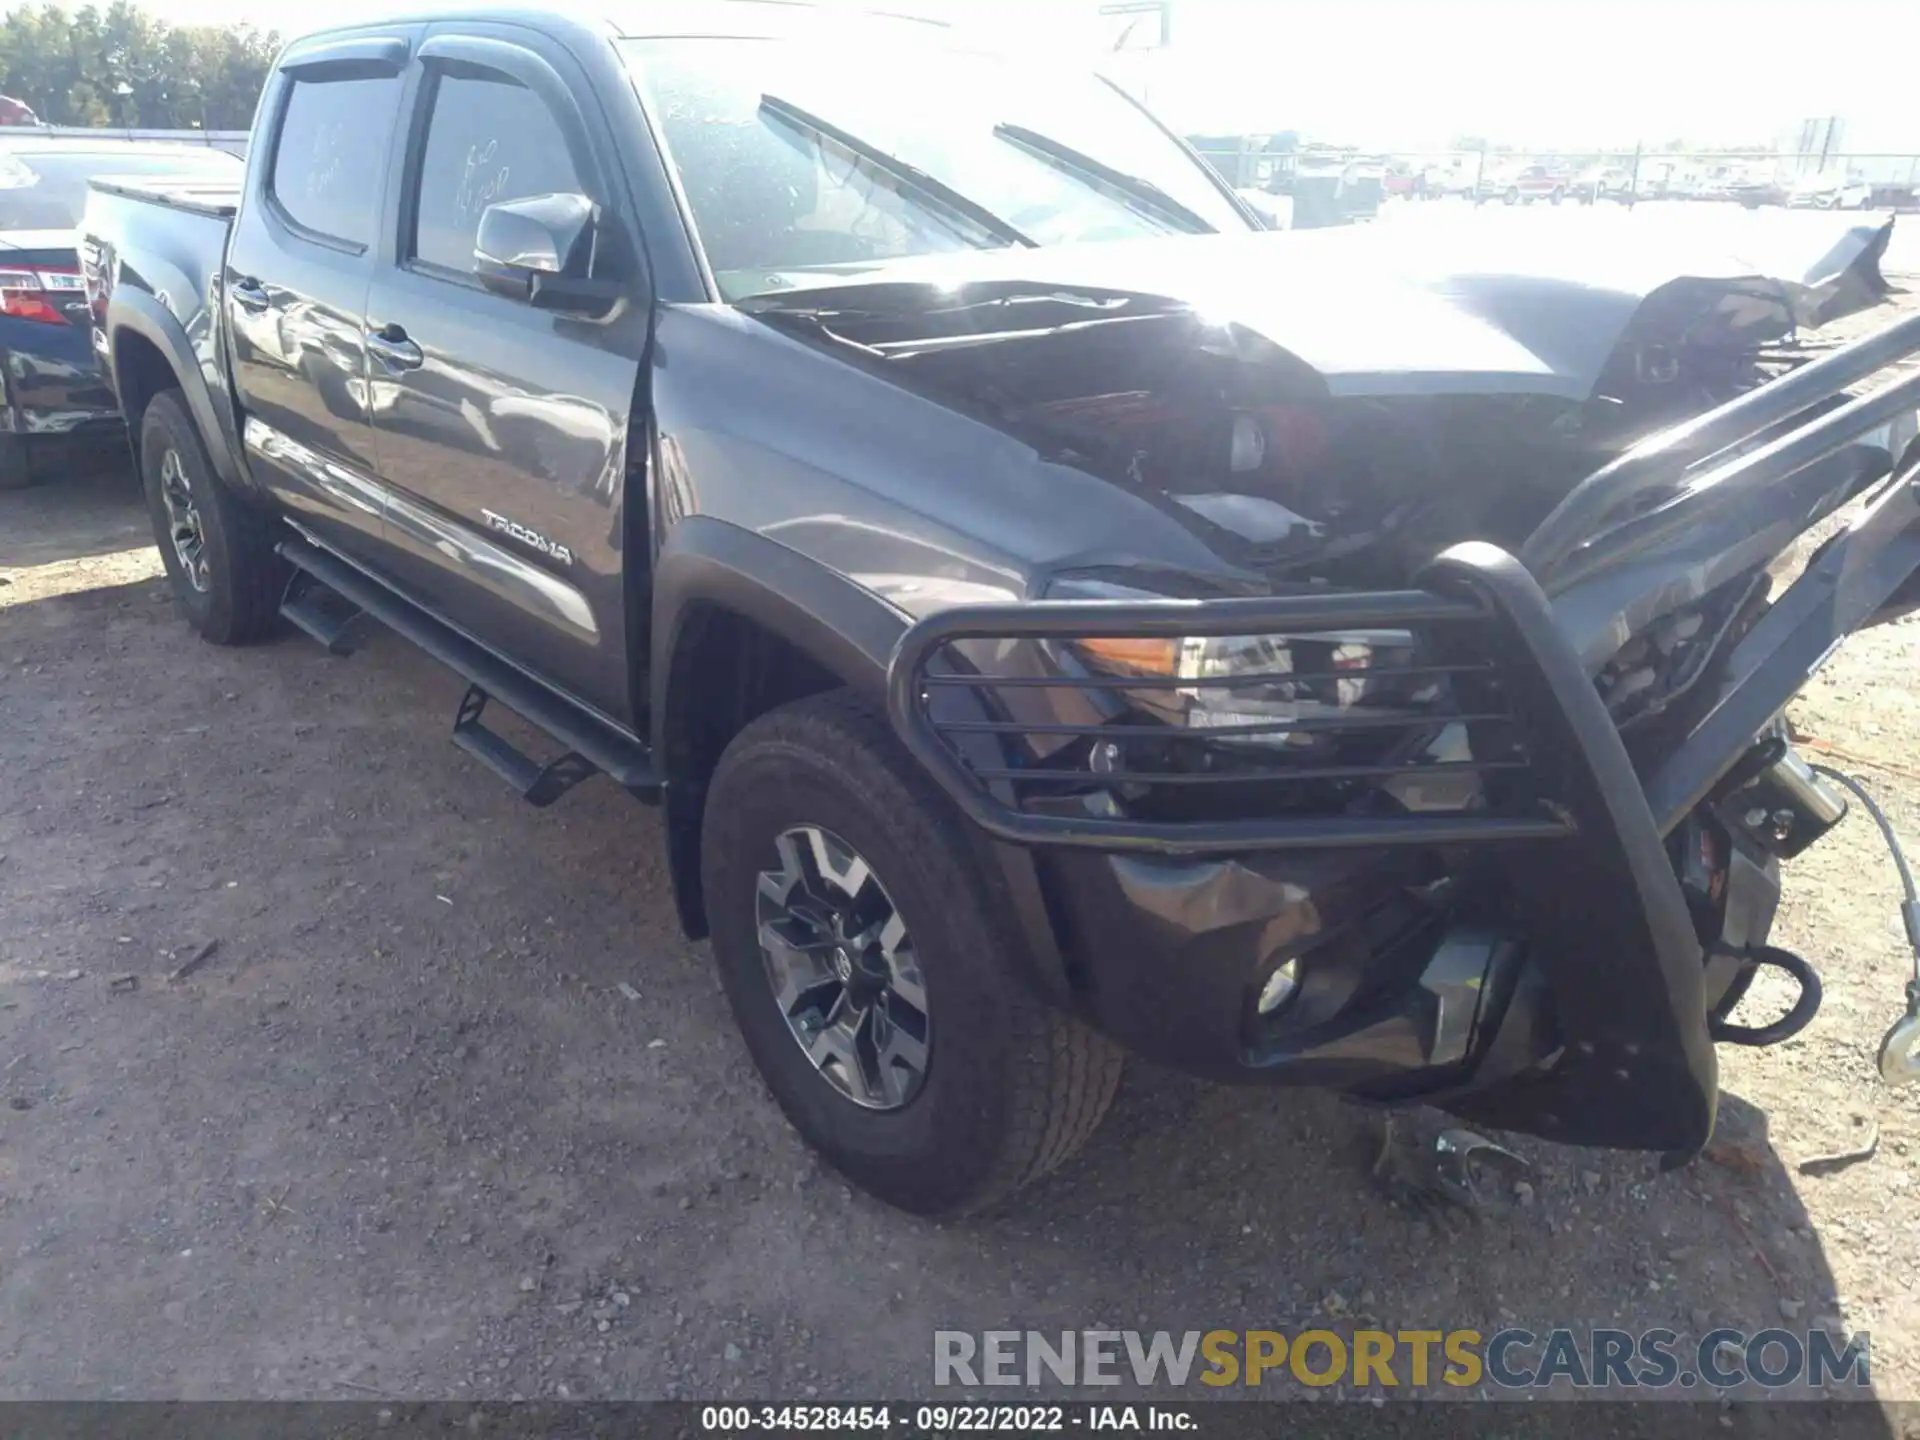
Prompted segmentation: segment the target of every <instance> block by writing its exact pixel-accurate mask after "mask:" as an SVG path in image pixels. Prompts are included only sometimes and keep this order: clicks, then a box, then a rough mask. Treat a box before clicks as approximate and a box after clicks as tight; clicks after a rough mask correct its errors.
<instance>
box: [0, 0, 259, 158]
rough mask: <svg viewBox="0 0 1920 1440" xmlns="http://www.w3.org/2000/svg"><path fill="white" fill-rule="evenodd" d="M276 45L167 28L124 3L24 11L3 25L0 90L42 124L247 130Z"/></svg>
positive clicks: (246, 30)
mask: <svg viewBox="0 0 1920 1440" xmlns="http://www.w3.org/2000/svg"><path fill="white" fill-rule="evenodd" d="M279 47H280V37H279V36H278V35H277V34H275V33H274V32H273V31H260V30H256V29H254V28H253V27H252V26H250V25H241V26H237V27H235V28H233V29H223V28H221V27H219V26H215V25H169V24H168V23H167V22H166V21H164V20H161V19H159V18H157V17H156V16H153V15H149V14H148V13H147V12H146V11H144V10H142V9H140V8H139V7H138V6H137V5H133V4H130V3H128V0H113V3H112V4H110V5H108V6H107V7H106V8H105V9H102V8H100V7H99V6H97V5H83V6H81V7H80V8H79V9H78V10H75V11H74V12H72V13H71V14H69V13H68V12H67V11H65V10H63V9H61V8H60V7H59V6H58V5H52V4H43V5H40V6H37V7H36V6H21V7H20V8H18V9H15V10H13V11H12V12H11V13H10V14H8V16H7V17H6V21H5V23H4V24H0V92H4V93H5V94H7V95H10V96H12V97H13V98H14V99H16V100H22V101H25V102H26V103H27V104H28V105H29V106H31V107H32V109H33V112H34V114H36V115H38V116H39V117H40V119H41V120H42V121H44V122H45V123H47V124H49V125H113V126H124V127H131V128H139V129H154V130H195V129H198V130H245V129H246V128H247V127H248V126H250V125H251V124H252V123H253V108H254V105H255V103H256V102H257V101H258V100H259V98H260V90H261V87H262V86H263V85H265V84H266V80H267V72H268V71H269V70H270V69H271V68H272V66H273V57H274V54H275V52H276V51H277V50H278V49H279Z"/></svg>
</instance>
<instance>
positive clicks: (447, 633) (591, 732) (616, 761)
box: [279, 539, 661, 805]
mask: <svg viewBox="0 0 1920 1440" xmlns="http://www.w3.org/2000/svg"><path fill="white" fill-rule="evenodd" d="M279 551H280V555H281V556H282V558H284V559H285V560H286V562H287V563H288V564H289V565H291V566H293V568H294V569H295V571H297V572H298V577H297V583H298V584H299V586H300V592H301V593H299V594H297V595H296V593H295V587H294V586H293V585H289V587H288V594H289V597H290V598H291V599H292V600H293V602H294V603H293V606H292V608H291V609H289V608H288V607H287V606H285V605H283V607H282V609H283V613H286V615H287V618H288V619H289V620H291V621H292V622H293V623H294V624H295V625H298V626H299V627H300V628H301V629H302V630H305V631H307V633H309V634H311V635H313V636H314V638H315V639H317V640H319V641H320V642H321V643H322V644H324V645H326V646H327V648H328V649H330V650H333V651H334V652H335V653H337V654H338V653H344V652H343V651H341V650H340V649H339V648H338V641H339V630H341V629H344V628H345V627H344V624H342V625H340V626H339V627H338V628H334V627H332V626H330V625H329V624H328V623H326V622H325V621H323V620H317V619H315V617H316V616H320V615H324V616H328V617H331V616H334V615H338V614H341V613H346V612H351V613H350V614H349V619H351V616H352V615H353V614H358V613H360V612H364V613H366V614H367V615H369V616H371V617H372V618H373V619H375V620H378V621H379V622H380V623H381V624H383V625H385V626H386V627H387V628H388V629H390V630H392V631H394V632H395V633H397V634H398V635H400V636H401V637H402V638H403V639H406V640H409V641H411V642H412V643H413V644H415V645H417V646H418V647H419V648H420V649H422V650H424V651H426V652H427V654H429V655H431V656H432V657H433V658H434V659H436V660H438V661H439V662H440V663H441V664H442V665H445V666H446V667H447V668H448V669H449V670H451V671H453V672H454V673H455V674H456V675H460V676H462V677H464V678H465V679H466V680H467V681H468V682H469V688H468V690H467V693H466V696H465V698H464V699H462V700H461V702H460V711H459V714H458V716H457V717H456V719H455V721H454V727H453V740H454V743H455V744H456V745H458V746H459V747H460V748H461V749H462V750H465V751H466V752H467V753H468V754H469V755H472V756H473V757H474V758H475V759H477V760H479V761H480V762H481V763H483V764H484V765H486V766H487V767H488V768H489V769H491V770H492V771H493V772H494V773H495V774H497V775H499V776H500V777H501V778H502V779H504V780H505V781H506V782H507V783H508V784H509V785H510V786H512V787H513V788H514V790H515V791H517V792H518V793H519V794H520V796H521V797H522V798H523V799H525V800H526V801H528V802H529V803H530V804H534V805H550V804H552V803H553V802H554V801H555V800H557V799H559V798H560V796H562V795H564V794H565V793H566V792H567V791H568V790H570V789H572V788H573V787H574V786H575V785H577V784H578V783H579V782H580V781H581V780H584V779H586V778H588V777H589V776H591V775H592V774H594V773H595V772H596V771H599V772H603V773H605V774H606V775H607V776H608V777H609V778H610V779H612V780H613V781H614V782H615V783H616V784H618V785H620V786H622V787H623V788H624V789H626V790H628V791H629V792H631V793H632V794H633V795H635V796H636V797H638V798H639V799H642V800H646V801H649V802H653V801H657V800H658V799H659V798H660V790H661V781H660V777H659V774H658V772H657V771H656V770H655V769H654V765H653V756H652V754H651V752H650V751H649V750H648V749H647V747H646V746H645V745H643V744H641V743H640V742H639V741H638V740H636V739H634V738H633V737H632V736H631V735H628V734H626V733H625V732H624V731H621V730H619V729H617V728H615V727H614V726H612V725H610V724H608V723H607V722H606V721H604V720H602V719H600V718H599V717H598V716H597V715H593V714H591V713H589V712H587V711H585V710H583V709H581V708H580V707H579V706H577V705H574V704H572V703H570V702H569V701H567V700H566V699H565V698H564V697H562V696H560V695H557V694H555V693H554V692H553V691H552V690H551V689H549V688H548V687H547V686H545V685H542V684H541V683H540V682H539V681H537V680H535V679H533V678H532V677H531V676H529V675H528V674H526V672H524V671H522V670H520V669H519V668H518V667H516V666H514V665H511V664H509V663H508V662H507V661H505V660H503V659H501V658H500V657H499V656H498V655H495V654H494V653H493V652H492V651H491V650H488V649H486V648H485V647H484V646H482V645H478V644H476V643H475V642H474V641H472V640H469V639H468V638H467V637H466V636H464V635H462V634H460V633H459V632H458V631H457V630H455V629H453V627H452V626H450V625H447V624H446V623H445V622H443V621H440V620H437V619H435V618H434V617H433V616H431V615H429V614H428V613H427V612H426V611H424V610H422V609H421V608H420V607H419V606H417V605H415V604H413V603H412V602H411V601H409V600H406V599H404V598H403V597H401V596H399V595H396V594H394V593H393V592H392V591H391V590H389V589H387V588H386V587H385V586H384V585H382V584H380V583H379V582H378V581H376V580H373V579H370V578H369V577H368V576H367V575H365V574H364V573H362V572H361V571H360V570H359V569H357V568H355V567H354V566H352V565H350V564H348V563H347V562H346V561H344V560H342V559H340V558H339V557H338V556H335V555H333V554H330V553H329V552H327V551H325V550H322V549H320V548H319V547H318V546H317V545H313V544H311V543H309V542H308V541H306V540H300V539H289V540H283V541H281V542H280V546H279ZM316 587H323V588H324V590H325V591H330V592H332V593H331V594H330V595H326V596H324V598H322V597H320V596H317V595H316V594H315V593H314V592H315V589H316ZM309 621H313V622H314V623H312V624H310V623H308V622H309ZM330 634H331V636H332V638H331V639H330V638H329V635H330ZM489 700H498V701H499V702H500V703H501V704H502V705H505V706H506V707H507V708H508V709H509V710H511V711H513V712H514V713H515V714H517V715H520V716H522V717H524V718H525V719H526V720H528V721H529V722H530V723H531V724H533V725H534V726H535V727H536V728H537V729H540V730H544V731H545V732H546V733H547V734H549V735H551V736H552V737H553V738H554V739H555V740H557V741H558V742H559V743H560V744H562V745H564V746H566V747H567V752H568V753H567V754H565V755H562V756H561V757H560V758H559V759H558V760H555V761H553V762H552V763H551V764H542V763H541V762H540V761H538V760H535V759H533V758H532V757H531V756H529V755H526V754H524V753H523V752H521V751H520V750H518V749H516V748H515V747H514V745H513V744H512V743H511V742H510V741H508V740H507V739H506V738H505V737H504V736H502V735H500V734H499V733H498V732H497V731H494V730H490V729H488V728H487V727H486V726H485V725H483V724H482V723H481V714H482V712H483V711H484V710H485V708H486V705H487V702H488V701H489Z"/></svg>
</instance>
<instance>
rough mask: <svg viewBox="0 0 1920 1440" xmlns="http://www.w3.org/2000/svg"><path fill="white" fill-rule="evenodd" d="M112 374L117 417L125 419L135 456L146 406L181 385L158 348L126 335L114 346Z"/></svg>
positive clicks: (142, 338)
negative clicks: (116, 396)
mask: <svg viewBox="0 0 1920 1440" xmlns="http://www.w3.org/2000/svg"><path fill="white" fill-rule="evenodd" d="M113 372H114V376H115V379H116V384H117V386H118V389H119V393H120V413H121V414H122V415H124V416H126V420H127V436H128V440H129V441H130V443H131V444H132V445H133V447H134V449H135V451H136V452H137V451H138V450H139V448H140V418H141V417H142V416H143V415H145V414H146V413H147V405H148V403H149V402H151V401H152V399H153V397H154V396H156V395H158V394H159V393H160V392H161V391H162V390H171V389H173V388H174V387H175V386H177V385H178V384H179V383H180V377H179V376H177V375H175V374H174V373H173V366H172V365H171V364H169V363H168V361H167V357H166V356H165V355H163V354H161V353H160V347H159V346H158V345H156V344H154V343H153V342H152V341H151V340H149V339H147V337H146V336H144V335H141V334H139V333H137V332H134V331H126V332H124V333H122V334H121V335H120V336H118V337H117V338H116V339H115V340H114V342H113Z"/></svg>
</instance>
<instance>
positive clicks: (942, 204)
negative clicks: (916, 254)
mask: <svg viewBox="0 0 1920 1440" xmlns="http://www.w3.org/2000/svg"><path fill="white" fill-rule="evenodd" d="M760 113H761V114H763V115H766V116H768V117H769V118H771V119H774V120H778V121H779V122H780V123H781V124H782V125H785V126H787V127H788V128H789V129H792V130H797V131H799V132H800V133H801V134H802V135H805V136H807V137H808V138H809V139H811V140H814V141H816V142H818V143H819V144H820V145H821V146H822V147H823V148H829V149H832V150H834V151H837V152H838V153H839V155H840V157H841V158H842V159H844V160H845V161H847V162H848V163H849V164H851V165H853V166H854V167H855V168H856V169H858V170H859V171H860V173H861V174H863V175H866V176H867V177H869V178H870V179H872V180H874V181H876V182H878V183H879V184H881V185H884V186H885V187H886V188H887V189H889V190H891V191H893V192H894V193H895V194H896V195H899V196H900V197H901V198H902V199H906V200H910V201H912V202H913V203H914V204H916V205H918V206H919V207H920V208H921V209H923V210H927V211H930V212H932V213H933V214H934V215H935V216H936V217H938V218H939V219H940V220H942V221H944V222H945V223H946V224H947V225H949V226H951V227H953V228H954V229H955V230H958V231H960V232H962V233H963V234H969V235H971V236H972V238H973V240H974V241H975V242H984V243H985V245H988V246H991V245H1021V246H1025V247H1026V248H1028V249H1032V248H1034V242H1033V241H1032V240H1031V239H1029V238H1028V237H1027V236H1025V235H1023V234H1021V233H1020V232H1019V231H1018V230H1016V229H1014V228H1013V226H1011V225H1009V224H1008V223H1007V222H1006V221H1004V220H1002V219H1001V218H1000V217H999V216H998V215H996V214H994V213H993V212H992V211H991V210H989V209H987V207H986V206H984V205H982V204H981V203H980V202H979V201H977V200H969V199H968V198H967V197H966V196H964V195H962V194H961V193H960V192H959V191H958V190H955V189H954V188H953V187H952V186H951V185H948V184H946V183H945V182H944V181H941V180H936V179H934V178H933V176H931V175H929V174H928V173H927V172H926V171H924V170H922V169H921V168H920V167H919V166H917V165H910V164H908V163H907V162H906V161H905V160H902V159H900V158H899V157H898V156H895V155H889V154H888V153H887V152H886V151H884V150H882V149H880V148H879V147H877V146H875V145H871V144H869V143H868V142H867V141H865V140H862V139H860V138H859V137H858V136H857V135H850V134H848V133H847V132H846V131H845V130H842V129H841V128H840V127H839V126H838V125H835V124H834V123H833V122H832V121H829V120H823V119H821V118H820V117H819V116H818V115H815V114H814V113H813V112H812V111H810V110H803V109H801V108H800V107H799V106H798V105H795V104H794V103H793V102H792V101H790V100H782V99H781V98H780V97H779V96H777V95H762V96H761V97H760Z"/></svg>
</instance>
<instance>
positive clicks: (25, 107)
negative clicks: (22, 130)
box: [0, 95, 42, 125]
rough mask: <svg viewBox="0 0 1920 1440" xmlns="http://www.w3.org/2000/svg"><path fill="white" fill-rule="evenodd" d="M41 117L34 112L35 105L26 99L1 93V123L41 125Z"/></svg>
mask: <svg viewBox="0 0 1920 1440" xmlns="http://www.w3.org/2000/svg"><path fill="white" fill-rule="evenodd" d="M41 123H42V121H41V119H40V117H39V116H38V115H36V114H34V113H33V107H32V106H31V105H29V104H27V102H26V101H24V100H16V99H14V98H13V97H12V96H11V95H0V125H39V124H41Z"/></svg>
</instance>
